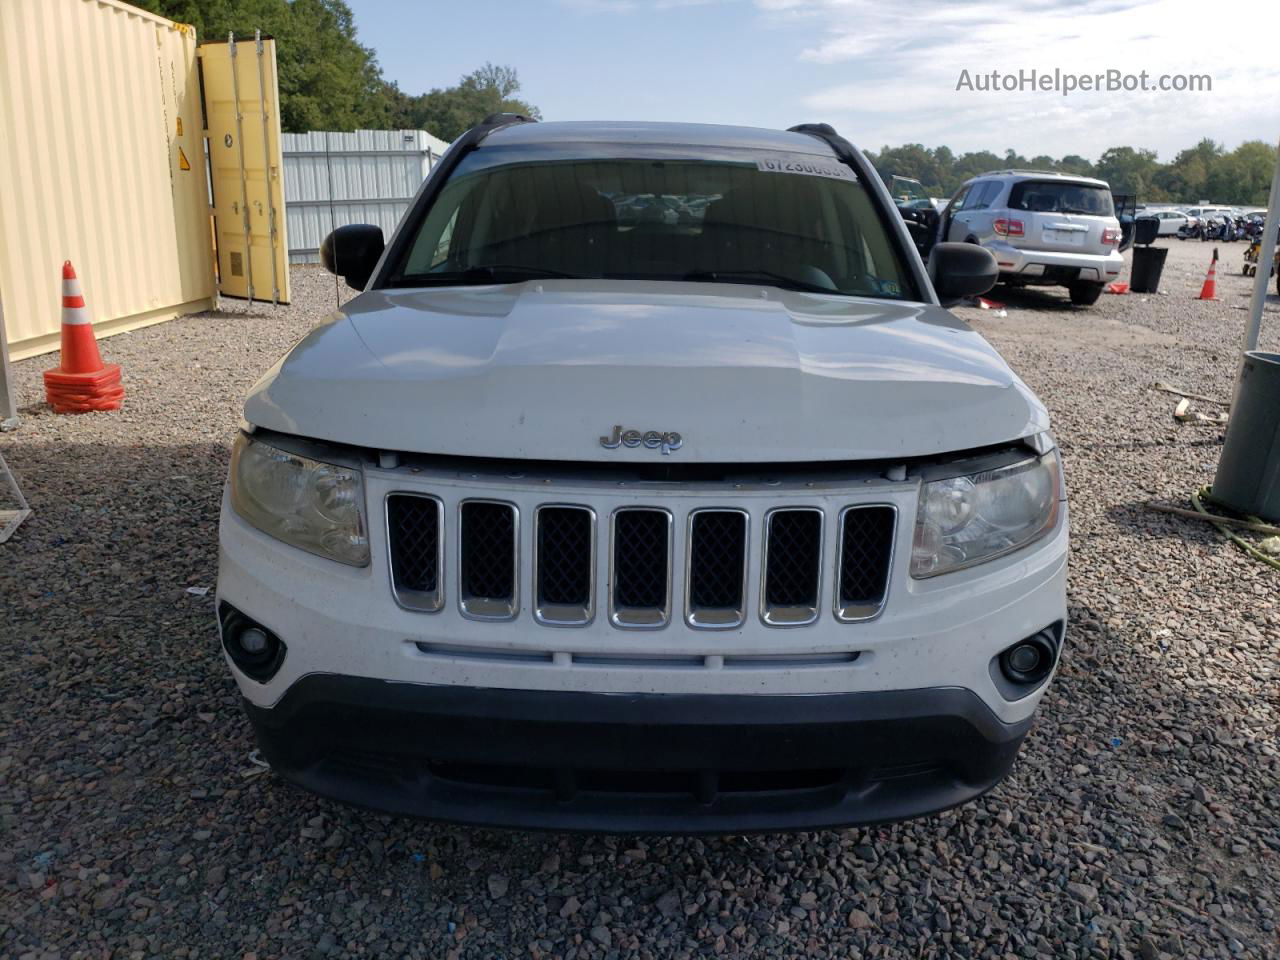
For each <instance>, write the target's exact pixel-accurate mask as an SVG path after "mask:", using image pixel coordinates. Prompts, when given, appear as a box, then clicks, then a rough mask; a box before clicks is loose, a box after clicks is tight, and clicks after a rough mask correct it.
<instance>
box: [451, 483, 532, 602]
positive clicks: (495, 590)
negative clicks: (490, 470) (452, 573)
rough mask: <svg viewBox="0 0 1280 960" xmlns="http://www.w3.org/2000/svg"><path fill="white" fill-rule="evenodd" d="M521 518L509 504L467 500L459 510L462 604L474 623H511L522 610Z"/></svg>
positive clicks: (459, 598)
mask: <svg viewBox="0 0 1280 960" xmlns="http://www.w3.org/2000/svg"><path fill="white" fill-rule="evenodd" d="M517 527H518V515H517V514H516V508H515V507H513V506H512V505H511V504H509V503H501V502H498V501H494V500H464V501H463V502H462V505H461V506H460V507H459V508H458V545H459V546H458V604H459V606H460V607H461V609H462V613H463V615H464V616H467V617H470V618H472V619H474V620H510V619H511V618H512V617H514V616H515V615H516V610H517V609H518V600H519V598H518V594H519V589H518V584H517V579H516V570H517V559H516V551H517V549H518V545H519V538H518V536H517Z"/></svg>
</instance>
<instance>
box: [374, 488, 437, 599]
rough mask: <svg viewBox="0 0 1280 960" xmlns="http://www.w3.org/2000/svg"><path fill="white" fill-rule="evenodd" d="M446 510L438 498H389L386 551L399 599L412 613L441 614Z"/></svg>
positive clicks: (401, 496) (397, 495) (405, 496)
mask: <svg viewBox="0 0 1280 960" xmlns="http://www.w3.org/2000/svg"><path fill="white" fill-rule="evenodd" d="M443 512H444V507H443V505H442V504H441V503H440V501H439V500H437V499H436V498H435V497H428V496H423V495H421V494H416V493H397V494H395V495H394V496H390V497H387V549H388V551H389V553H390V557H391V579H392V583H393V584H394V586H395V595H396V599H397V600H398V601H399V603H400V605H401V606H403V607H408V608H409V609H410V610H439V609H440V606H441V604H442V603H443V602H444V590H442V589H441V574H442V572H443V571H442V567H443V566H444V538H443V537H442V536H441V530H442V528H443V526H444V524H443V522H442V521H443V518H442V514H443Z"/></svg>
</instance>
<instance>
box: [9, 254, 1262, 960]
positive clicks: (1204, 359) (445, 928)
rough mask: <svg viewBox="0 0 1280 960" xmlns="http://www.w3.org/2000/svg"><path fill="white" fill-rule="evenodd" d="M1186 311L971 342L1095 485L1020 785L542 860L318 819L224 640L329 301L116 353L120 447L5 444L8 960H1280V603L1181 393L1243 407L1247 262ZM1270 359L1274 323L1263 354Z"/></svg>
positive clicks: (1002, 323)
mask: <svg viewBox="0 0 1280 960" xmlns="http://www.w3.org/2000/svg"><path fill="white" fill-rule="evenodd" d="M1170 246H1171V254H1170V262H1169V264H1168V266H1167V268H1166V271H1165V280H1164V289H1165V294H1164V295H1163V296H1153V297H1141V296H1136V295H1131V296H1127V297H1113V296H1104V297H1103V298H1102V300H1101V301H1099V303H1098V305H1097V306H1096V307H1095V308H1093V309H1089V310H1082V309H1074V308H1071V307H1070V306H1069V305H1067V303H1066V299H1065V296H1064V295H1063V294H1061V293H1059V292H1057V291H1053V292H1044V293H1036V292H1026V293H1022V294H1013V293H1009V294H1005V293H1004V292H1003V291H997V293H995V294H994V296H995V297H997V298H999V299H1002V300H1005V301H1006V302H1007V303H1008V305H1009V309H1008V315H1007V316H1006V317H1000V316H998V315H996V314H994V313H991V312H983V311H979V310H976V309H968V308H967V309H963V310H960V311H958V312H959V313H961V314H962V315H963V316H965V318H966V319H968V320H970V321H971V322H973V323H974V325H975V326H976V327H978V328H979V329H980V330H981V331H982V332H983V333H984V334H986V335H987V336H988V337H989V338H990V339H991V340H992V341H993V342H994V343H995V344H996V345H997V347H998V348H999V349H1000V350H1001V351H1002V352H1003V353H1004V355H1005V356H1006V357H1007V358H1008V359H1009V361H1010V362H1011V363H1012V364H1013V365H1014V367H1015V368H1016V369H1017V370H1018V371H1019V372H1020V373H1021V374H1022V376H1023V377H1024V378H1025V379H1026V380H1027V381H1028V382H1029V383H1030V385H1031V386H1032V387H1033V388H1034V389H1035V390H1036V391H1037V392H1038V393H1039V394H1040V396H1041V397H1042V398H1043V399H1044V400H1045V401H1046V402H1047V403H1048V405H1049V407H1050V408H1051V411H1052V414H1053V417H1054V422H1055V426H1056V432H1057V435H1058V437H1059V439H1060V441H1061V443H1062V447H1063V450H1064V453H1065V460H1066V465H1067V470H1068V477H1069V482H1070V486H1071V500H1072V511H1073V513H1072V526H1073V536H1074V550H1075V552H1074V556H1073V564H1072V574H1071V587H1070V605H1071V627H1072V630H1071V634H1070V643H1069V647H1068V650H1067V653H1066V656H1065V661H1064V664H1063V667H1062V670H1061V672H1060V675H1059V678H1058V680H1057V682H1056V683H1055V685H1054V686H1053V688H1052V689H1051V690H1050V692H1049V694H1048V696H1047V698H1046V699H1045V701H1044V703H1043V705H1042V706H1041V709H1040V713H1039V719H1038V722H1037V725H1036V727H1035V729H1034V730H1033V732H1032V734H1031V736H1030V737H1029V738H1028V741H1027V743H1026V746H1025V748H1024V750H1023V753H1022V755H1021V758H1020V760H1019V762H1018V764H1017V766H1016V767H1015V770H1014V772H1013V775H1012V776H1011V777H1010V778H1009V780H1007V781H1006V782H1005V783H1004V784H1002V785H1001V786H1000V787H999V788H997V789H996V790H995V791H994V792H992V793H991V794H990V795H988V796H987V797H986V798H984V799H982V800H980V801H978V802H975V803H972V804H969V805H967V806H965V807H962V808H960V809H957V810H954V811H951V812H948V813H945V814H942V815H939V816H935V817H930V818H927V819H923V820H919V821H915V822H912V823H907V824H899V825H894V826H885V827H877V828H873V829H868V830H849V831H828V832H818V833H804V834H791V835H784V836H773V837H749V838H744V837H720V838H707V839H697V838H647V839H637V838H632V837H580V836H573V835H557V834H520V833H503V832H495V831H483V830H472V829H464V828H456V827H449V826H437V825H431V824H425V823H420V822H413V821H406V820H395V819H390V818H387V817H382V816H378V815H374V814H369V813H364V812H359V811H354V810H350V809H345V808H343V807H339V806H336V805H334V804H332V803H329V802H327V801H323V800H319V799H315V798H313V797H310V796H307V795H304V794H302V793H300V792H298V791H295V790H294V789H292V788H290V787H288V786H286V785H285V784H283V783H282V782H280V781H278V780H276V779H275V778H274V777H273V776H272V775H271V774H269V773H263V772H261V771H260V770H259V768H256V767H254V766H253V765H252V764H251V763H249V762H248V760H247V757H248V754H249V752H250V750H251V749H252V748H253V744H252V742H251V740H250V734H249V729H248V725H247V723H246V721H245V720H244V718H243V716H242V715H241V712H240V709H239V705H238V700H237V696H236V691H235V687H234V685H233V683H232V681H231V679H230V677H229V675H228V672H227V670H226V668H225V666H224V665H223V662H222V659H221V656H220V654H219V651H218V647H217V643H216V639H215V635H214V626H213V610H212V592H210V593H208V594H204V595H198V594H196V593H192V592H191V588H195V589H196V590H198V591H203V590H204V589H206V588H212V586H213V585H214V581H215V576H216V549H215V542H216V541H215V534H216V523H217V513H218V503H219V496H220V488H221V485H222V481H223V476H224V474H225V471H226V464H227V453H228V445H229V442H230V440H231V438H232V435H233V432H234V430H235V428H236V424H237V421H238V416H239V405H240V401H241V398H242V397H243V395H244V393H245V391H246V389H247V387H248V386H249V385H250V384H251V383H252V382H253V380H254V379H255V377H256V376H257V375H258V374H259V373H260V372H261V371H262V370H264V369H265V368H266V367H267V366H269V365H270V364H271V363H272V362H273V361H274V360H275V359H276V358H277V357H278V356H279V355H280V353H281V352H282V351H283V350H284V349H285V348H286V347H287V346H288V345H289V344H291V343H292V342H293V341H295V340H296V339H297V338H298V337H299V336H300V335H301V334H302V333H303V332H304V331H305V330H307V329H308V327H310V326H311V324H312V323H313V322H314V321H315V319H316V318H317V317H319V316H321V315H322V314H323V313H324V312H325V311H327V310H329V309H331V307H332V305H333V296H334V293H333V285H332V281H331V279H330V278H329V277H327V276H326V275H324V274H321V273H319V272H317V271H316V270H312V269H299V270H297V271H296V272H295V278H294V284H295V287H294V289H295V291H296V302H295V304H294V305H293V306H292V307H290V308H287V309H283V308H282V309H278V310H271V309H261V308H259V309H254V310H252V311H249V312H246V311H244V310H233V311H229V312H224V313H218V314H211V315H202V316H195V317H190V318H186V319H183V320H179V321H174V322H171V323H167V324H163V325H161V326H158V327H153V328H150V329H148V330H144V331H139V332H136V333H133V334H128V335H122V336H118V337H114V338H111V339H109V340H105V341H104V342H103V344H102V349H103V353H104V354H105V355H106V357H107V359H109V360H111V361H115V362H118V363H121V364H123V367H124V375H125V383H126V386H127V389H128V397H127V404H126V407H125V409H124V410H123V411H122V412H120V413H117V414H100V415H92V416H84V417H58V416H54V415H52V414H51V413H50V412H49V411H48V410H47V409H46V408H45V407H44V406H43V405H42V402H41V400H42V392H41V389H40V381H39V376H40V371H41V370H42V369H44V368H46V367H48V366H51V365H52V361H51V359H50V358H48V357H44V358H38V359H36V360H30V361H24V362H22V363H18V364H17V365H16V374H17V380H18V389H19V396H20V402H21V404H22V405H23V407H24V410H23V416H24V423H23V426H22V428H21V429H20V430H19V431H18V432H17V433H15V434H11V435H6V436H4V437H3V438H0V449H2V450H3V452H4V454H5V456H6V457H7V458H8V460H9V462H10V463H11V464H12V465H13V467H14V468H15V470H16V471H17V472H18V474H19V475H20V477H21V479H22V482H23V484H24V486H25V489H26V493H27V495H28V497H29V498H30V500H31V501H32V504H33V506H34V507H35V509H36V514H35V517H34V518H33V519H31V520H30V521H28V522H27V524H26V525H25V526H24V527H23V528H22V529H21V530H20V531H19V533H18V534H17V535H16V537H15V538H14V539H13V540H12V541H11V542H10V543H9V544H8V545H6V546H4V547H0V624H3V631H2V632H0V649H2V652H3V661H0V662H2V664H3V665H2V666H0V701H2V703H3V708H2V709H3V714H2V715H0V720H2V721H3V722H2V723H0V831H2V833H0V957H14V958H39V957H61V958H69V957H94V958H100V957H138V958H149V957H163V958H170V957H234V958H237V960H246V958H262V960H266V958H268V957H294V958H311V957H334V958H337V957H382V956H396V957H399V956H407V957H422V958H427V957H430V958H442V957H454V956H456V957H476V958H479V957H525V956H527V957H530V958H533V960H538V958H542V957H552V956H555V957H565V958H602V960H603V958H612V957H642V958H646V957H693V956H704V955H710V954H729V955H733V956H771V957H772V956H778V957H783V956H786V957H799V956H806V957H841V958H864V957H865V958H872V957H908V956H909V957H914V958H919V957H984V958H985V957H990V958H1007V957H1028V958H1029V957H1040V958H1062V957H1066V958H1075V957H1137V958H1142V960H1155V958H1159V957H1166V956H1172V957H1271V956H1277V955H1280V944H1278V933H1277V926H1276V923H1277V917H1276V909H1277V903H1276V898H1277V891H1278V890H1280V792H1278V790H1280V788H1278V783H1280V759H1278V755H1277V752H1278V746H1277V742H1278V739H1277V714H1278V712H1280V711H1278V709H1277V708H1278V706H1280V704H1278V703H1277V700H1278V693H1277V691H1278V690H1280V683H1277V676H1276V673H1277V670H1276V664H1277V660H1278V654H1280V606H1278V601H1280V589H1278V588H1280V574H1277V573H1276V572H1274V571H1272V570H1269V569H1266V568H1264V567H1262V566H1260V565H1259V564H1257V563H1255V562H1253V561H1251V560H1249V559H1248V558H1246V557H1245V556H1244V555H1243V554H1242V553H1240V552H1239V551H1237V550H1236V549H1235V548H1234V547H1232V546H1230V545H1229V544H1227V543H1226V542H1224V541H1223V540H1222V538H1221V537H1220V536H1219V535H1218V534H1217V533H1216V532H1215V531H1214V530H1213V529H1212V528H1208V527H1205V526H1202V525H1199V524H1196V523H1194V522H1192V521H1183V520H1179V519H1178V518H1175V517H1169V516H1164V515H1157V514H1152V513H1150V512H1147V511H1144V510H1143V509H1141V507H1140V504H1141V503H1142V502H1143V501H1145V500H1147V499H1149V498H1153V497H1154V498H1164V499H1168V500H1170V501H1172V502H1175V503H1182V504H1184V505H1185V503H1186V498H1187V494H1188V492H1189V491H1191V490H1193V489H1195V488H1197V487H1198V486H1200V485H1202V484H1204V483H1206V482H1207V481H1209V480H1210V479H1211V477H1212V471H1213V468H1214V464H1215V463H1216V460H1217V457H1218V452H1219V449H1218V448H1219V446H1220V442H1221V437H1220V432H1219V431H1218V430H1216V429H1212V428H1196V427H1182V426H1179V425H1177V424H1176V423H1175V422H1174V421H1173V419H1172V417H1171V413H1172V409H1173V405H1174V403H1175V402H1176V398H1174V397H1171V396H1168V395H1166V394H1161V393H1156V392H1153V391H1151V390H1149V389H1148V385H1149V384H1150V383H1151V382H1152V381H1154V380H1163V381H1166V382H1171V383H1176V384H1180V385H1182V386H1184V387H1185V388H1186V389H1188V390H1192V391H1195V392H1200V393H1206V394H1210V395H1218V396H1226V395H1228V394H1229V393H1230V390H1231V385H1232V383H1233V380H1234V376H1235V373H1236V363H1237V361H1236V357H1237V351H1238V342H1239V339H1240V335H1241V331H1242V329H1243V322H1244V319H1245V313H1244V311H1243V310H1239V309H1235V308H1236V307H1238V306H1240V305H1241V304H1243V303H1244V302H1245V300H1244V299H1243V295H1244V294H1245V293H1246V292H1247V282H1246V281H1244V280H1242V279H1241V278H1240V277H1239V276H1238V271H1239V262H1240V254H1241V252H1242V250H1243V246H1242V245H1240V244H1234V245H1227V246H1225V247H1224V248H1223V252H1224V261H1223V268H1224V269H1223V275H1222V276H1221V278H1220V280H1219V289H1220V291H1221V294H1222V297H1223V299H1222V301H1221V302H1218V303H1204V302H1198V301H1196V300H1194V299H1192V298H1193V297H1194V295H1195V293H1196V292H1197V291H1198V289H1199V285H1200V281H1201V279H1202V276H1203V271H1204V269H1205V267H1206V265H1207V260H1208V254H1209V250H1210V247H1209V245H1208V244H1203V245H1202V244H1200V243H1191V244H1179V243H1176V242H1174V243H1172V244H1171V245H1170ZM1264 331H1265V334H1266V338H1267V342H1268V343H1269V344H1270V346H1271V349H1280V310H1277V309H1276V305H1275V304H1274V301H1273V305H1272V308H1271V309H1270V311H1269V315H1268V318H1267V320H1266V322H1265V324H1264Z"/></svg>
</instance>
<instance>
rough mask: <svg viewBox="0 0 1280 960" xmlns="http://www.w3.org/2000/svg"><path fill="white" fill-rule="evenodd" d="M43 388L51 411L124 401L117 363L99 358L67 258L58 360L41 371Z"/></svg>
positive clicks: (86, 408) (104, 407)
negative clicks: (51, 367) (60, 358)
mask: <svg viewBox="0 0 1280 960" xmlns="http://www.w3.org/2000/svg"><path fill="white" fill-rule="evenodd" d="M44 389H45V398H46V399H47V400H48V401H49V406H51V407H53V410H54V412H55V413H89V412H90V411H93V410H119V409H120V405H121V403H123V401H124V387H123V386H122V385H121V383H120V367H119V366H118V365H117V364H114V363H106V364H104V363H103V362H102V355H101V354H100V353H98V341H97V340H96V339H95V338H94V336H93V324H92V323H90V322H89V311H88V310H87V309H85V305H84V294H82V293H81V292H80V281H79V280H78V279H76V271H75V268H74V267H73V266H71V261H70V260H68V261H66V262H65V263H64V264H63V265H62V362H61V363H60V364H59V365H58V366H57V367H56V368H54V369H53V370H46V371H45V372H44Z"/></svg>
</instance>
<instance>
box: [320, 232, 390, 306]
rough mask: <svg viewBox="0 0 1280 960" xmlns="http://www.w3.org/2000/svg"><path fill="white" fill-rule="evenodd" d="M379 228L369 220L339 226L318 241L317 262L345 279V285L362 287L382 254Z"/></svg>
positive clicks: (360, 288)
mask: <svg viewBox="0 0 1280 960" xmlns="http://www.w3.org/2000/svg"><path fill="white" fill-rule="evenodd" d="M383 246H385V244H384V243H383V241H382V228H381V227H375V226H373V225H372V224H368V223H349V224H347V225H346V226H345V227H339V228H338V229H337V230H335V231H333V233H331V234H329V235H328V236H327V237H325V238H324V243H322V244H320V262H321V263H322V264H324V268H325V269H326V270H328V271H329V272H330V273H334V274H337V275H338V276H340V277H342V279H344V280H346V281H347V286H348V287H352V288H354V289H356V290H363V289H364V285H365V284H366V283H368V282H369V278H370V277H371V276H373V268H374V267H376V266H377V265H378V258H379V257H381V256H382V248H383Z"/></svg>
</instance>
